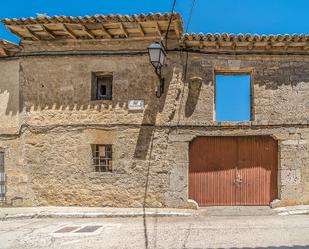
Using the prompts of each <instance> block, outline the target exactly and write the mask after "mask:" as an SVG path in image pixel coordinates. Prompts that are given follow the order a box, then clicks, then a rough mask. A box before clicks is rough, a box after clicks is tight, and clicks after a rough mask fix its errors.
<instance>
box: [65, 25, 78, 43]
mask: <svg viewBox="0 0 309 249" xmlns="http://www.w3.org/2000/svg"><path fill="white" fill-rule="evenodd" d="M62 27H63V29H64V31H65V33H66V34H67V35H69V36H70V37H71V38H73V39H77V36H76V35H75V34H74V33H73V31H72V30H70V29H69V28H68V27H67V25H66V24H65V23H63V24H62Z"/></svg>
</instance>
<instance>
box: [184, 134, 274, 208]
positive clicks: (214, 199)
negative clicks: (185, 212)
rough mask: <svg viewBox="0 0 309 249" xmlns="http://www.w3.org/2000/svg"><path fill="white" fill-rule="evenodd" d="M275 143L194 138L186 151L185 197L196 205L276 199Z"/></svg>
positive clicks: (267, 139) (259, 138) (258, 138)
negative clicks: (187, 165) (186, 181)
mask: <svg viewBox="0 0 309 249" xmlns="http://www.w3.org/2000/svg"><path fill="white" fill-rule="evenodd" d="M277 147H278V145H277V142H276V141H275V140H274V139H272V138H271V137H268V136H249V137H198V138H196V139H194V140H193V141H192V142H191V143H190V149H189V198H190V199H193V200H195V201H197V203H198V204H199V205H200V206H214V205H231V206H232V205H269V203H270V202H271V201H272V200H273V199H275V198H277V192H278V191H277Z"/></svg>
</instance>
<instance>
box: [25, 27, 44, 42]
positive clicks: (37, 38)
mask: <svg viewBox="0 0 309 249" xmlns="http://www.w3.org/2000/svg"><path fill="white" fill-rule="evenodd" d="M25 28H26V29H27V30H28V32H29V33H30V34H31V36H32V38H33V39H34V40H37V41H39V40H41V38H40V37H39V36H38V35H37V34H36V33H35V32H34V31H33V30H32V29H30V28H29V27H28V26H25Z"/></svg>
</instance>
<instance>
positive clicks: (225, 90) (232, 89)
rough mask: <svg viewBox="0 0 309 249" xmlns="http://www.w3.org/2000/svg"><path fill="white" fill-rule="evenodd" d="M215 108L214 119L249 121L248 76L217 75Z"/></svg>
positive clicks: (249, 90) (249, 87) (249, 85)
mask: <svg viewBox="0 0 309 249" xmlns="http://www.w3.org/2000/svg"><path fill="white" fill-rule="evenodd" d="M215 108H216V111H215V114H216V121H223V122H224V121H227V122H228V121H234V122H239V121H250V119H251V84H250V76H249V75H217V76H216V97H215Z"/></svg>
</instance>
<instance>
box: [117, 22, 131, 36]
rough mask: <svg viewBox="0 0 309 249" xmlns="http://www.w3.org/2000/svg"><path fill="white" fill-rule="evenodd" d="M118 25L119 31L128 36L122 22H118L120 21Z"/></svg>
mask: <svg viewBox="0 0 309 249" xmlns="http://www.w3.org/2000/svg"><path fill="white" fill-rule="evenodd" d="M119 27H120V30H121V32H122V33H123V34H124V35H125V37H126V38H128V37H129V34H128V32H127V31H126V29H125V27H124V26H123V23H121V22H120V23H119Z"/></svg>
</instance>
